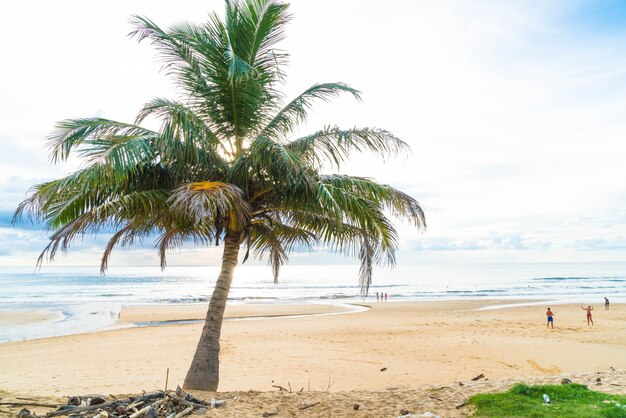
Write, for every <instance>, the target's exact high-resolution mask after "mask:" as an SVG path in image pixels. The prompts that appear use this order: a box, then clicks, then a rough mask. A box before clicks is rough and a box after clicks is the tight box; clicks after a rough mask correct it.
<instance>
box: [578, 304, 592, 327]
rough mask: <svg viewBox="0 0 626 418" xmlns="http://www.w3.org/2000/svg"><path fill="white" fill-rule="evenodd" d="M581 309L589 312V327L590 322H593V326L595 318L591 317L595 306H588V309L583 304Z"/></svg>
mask: <svg viewBox="0 0 626 418" xmlns="http://www.w3.org/2000/svg"><path fill="white" fill-rule="evenodd" d="M580 307H581V308H582V310H583V311H587V325H589V323H590V322H591V325H593V318H592V317H591V311H593V306H591V305H587V307H586V308H585V307H584V306H583V305H582V304H581V305H580Z"/></svg>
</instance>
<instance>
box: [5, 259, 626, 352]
mask: <svg viewBox="0 0 626 418" xmlns="http://www.w3.org/2000/svg"><path fill="white" fill-rule="evenodd" d="M358 270H359V268H358V266H356V265H332V266H330V265H313V266H303V265H293V266H286V267H284V268H283V269H282V271H281V275H280V278H279V281H278V283H277V284H275V283H274V281H273V277H272V273H271V270H270V269H269V268H268V267H265V266H239V267H237V269H236V271H235V278H234V280H233V285H232V288H231V292H230V295H229V303H231V304H244V303H257V304H258V303H266V304H267V303H281V304H284V303H320V302H325V303H332V302H358V303H361V302H366V303H367V302H372V301H376V292H381V293H387V295H388V301H390V302H393V301H406V300H443V299H467V298H471V299H494V300H496V299H497V300H516V299H527V300H529V303H532V301H533V300H534V301H536V302H537V303H543V301H550V303H551V304H557V303H570V302H575V303H585V304H596V305H599V304H603V303H604V297H605V296H606V297H608V298H609V299H610V300H611V301H613V302H626V263H545V264H536V263H523V264H464V265H461V264H452V265H444V264H441V265H403V266H399V267H396V268H395V269H394V270H386V269H381V270H377V271H375V274H374V282H373V284H372V286H371V287H370V291H369V295H368V296H365V297H364V296H363V295H362V294H361V292H360V288H359V285H358ZM218 272H219V269H218V267H215V266H213V267H168V268H167V269H166V270H165V271H161V270H160V269H159V268H154V267H113V268H111V269H109V271H108V272H107V274H106V275H105V276H102V275H100V273H99V270H98V268H97V267H45V268H44V269H42V270H41V271H34V270H33V269H32V268H18V267H1V268H0V310H4V311H21V310H45V311H49V312H51V313H52V317H51V318H50V319H49V320H47V321H44V322H40V323H34V324H28V325H21V326H8V325H2V324H0V342H6V341H14V340H22V339H32V338H42V337H50V336H56V335H66V334H72V333H78V332H86V331H94V330H98V329H103V328H106V327H109V326H111V325H112V324H114V323H115V321H116V320H117V318H118V314H119V311H120V309H121V307H122V306H130V305H145V304H172V303H184V304H198V303H206V302H208V300H209V298H210V295H211V291H212V289H213V285H214V284H215V280H216V278H217V275H218Z"/></svg>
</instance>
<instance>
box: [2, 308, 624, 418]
mask: <svg viewBox="0 0 626 418" xmlns="http://www.w3.org/2000/svg"><path fill="white" fill-rule="evenodd" d="M497 303H499V302H497V301H489V302H486V301H446V302H415V303H375V304H373V305H372V309H371V310H369V311H366V312H359V313H348V314H345V315H329V316H312V317H306V316H299V317H298V316H297V317H287V318H281V317H275V318H273V319H271V320H255V319H250V320H244V321H228V322H225V324H224V329H223V332H222V339H223V342H222V352H221V359H222V360H221V376H222V378H221V382H220V390H221V391H235V390H237V391H246V390H254V391H264V392H267V391H272V390H274V391H275V390H276V389H275V388H274V387H273V385H276V386H283V387H286V388H289V387H291V388H292V390H293V391H299V390H301V389H302V390H303V393H302V394H299V395H297V394H295V393H291V394H290V393H284V392H283V393H256V392H253V393H248V392H244V393H239V394H220V396H222V397H224V398H226V399H229V397H230V399H231V400H230V402H229V406H228V407H227V409H224V410H221V412H222V414H221V415H220V416H235V414H237V413H240V415H239V416H260V415H261V414H262V413H263V412H266V411H270V412H271V411H275V410H276V408H278V409H279V411H281V415H284V414H287V415H289V411H290V408H291V409H293V411H295V412H297V413H298V414H302V415H303V416H305V415H307V414H308V416H397V415H399V410H400V408H402V405H404V407H403V408H405V409H408V410H411V411H413V412H417V413H422V412H425V411H426V410H432V411H433V412H436V413H439V414H441V415H442V416H463V415H464V414H466V413H467V411H464V410H463V408H462V409H461V410H456V409H455V408H454V405H455V404H456V403H458V402H461V401H462V400H463V399H464V398H465V397H467V396H468V395H469V394H471V393H474V392H475V391H486V390H499V389H503V388H506V387H507V386H509V385H510V384H511V382H513V381H518V380H524V381H526V382H529V383H533V382H558V381H559V379H560V377H561V376H567V377H571V378H573V379H578V381H581V382H584V383H589V382H595V379H594V377H595V376H596V374H595V373H598V372H599V373H601V376H602V378H603V381H604V382H606V383H605V384H603V385H602V386H598V388H599V389H602V390H611V391H614V392H621V393H624V391H626V386H624V385H626V381H625V379H624V373H623V372H622V371H621V370H624V369H626V355H624V352H625V347H626V306H624V305H617V304H615V305H613V306H612V307H611V310H610V311H605V310H604V309H602V310H600V309H598V310H595V311H594V320H595V325H594V326H587V324H586V321H585V312H584V311H582V310H581V308H580V306H578V305H560V306H552V310H553V311H554V312H555V321H556V322H555V329H554V330H551V329H546V327H545V307H544V306H532V307H528V306H527V307H509V308H506V309H499V310H477V309H480V308H482V307H484V306H486V305H493V304H497ZM598 307H599V306H598ZM338 309H341V308H336V307H328V306H325V305H304V306H257V307H230V308H229V313H228V316H230V317H246V316H247V317H250V316H263V315H294V314H295V315H298V314H303V313H316V312H319V313H331V312H333V311H336V310H338ZM203 316H204V308H203V307H202V308H199V309H198V308H194V309H192V308H190V307H177V306H175V307H142V308H132V309H126V310H125V311H123V312H122V315H121V320H123V321H132V322H149V321H168V320H180V319H195V318H202V317H203ZM200 328H201V324H200V323H192V324H184V325H167V326H158V327H156V326H155V327H143V328H125V329H115V330H108V331H101V332H96V333H88V334H79V335H72V336H66V337H56V338H48V339H41V340H32V341H24V342H14V343H5V344H0V390H3V391H5V392H7V393H10V395H8V394H7V393H5V394H4V396H2V394H0V397H4V398H6V397H8V396H13V397H15V396H20V397H31V398H33V397H34V398H37V399H41V396H64V395H72V394H85V393H103V394H109V393H118V394H119V393H136V392H139V391H141V390H146V391H152V390H155V389H159V388H161V387H162V385H163V382H164V378H165V370H166V368H169V369H170V386H172V387H175V385H176V384H178V383H181V382H182V380H183V379H184V375H185V372H186V370H187V367H188V365H189V363H190V360H191V357H192V355H193V351H194V349H195V344H196V342H197V339H198V336H199V333H200ZM383 368H386V369H385V370H384V371H381V369H383ZM611 368H613V369H615V371H614V370H612V369H611ZM481 373H482V374H484V375H485V376H486V377H487V379H489V380H488V381H483V382H478V383H474V382H470V380H469V379H471V378H472V377H474V376H477V375H478V374H481ZM459 381H461V382H464V386H463V387H460V386H459V385H458V383H457V382H459ZM609 383H613V384H612V385H611V384H609ZM347 391H350V392H347ZM320 392H322V393H320ZM325 392H329V393H325ZM374 392H375V393H374ZM433 392H438V393H439V395H437V394H434V395H433ZM232 396H237V400H232ZM430 396H434V398H431V397H430ZM316 397H319V400H320V402H321V403H320V404H319V405H316V406H315V407H312V408H309V409H307V410H305V411H299V409H298V405H304V404H306V403H309V402H315V401H316V400H315V399H317V398H316ZM438 399H442V401H439V400H438ZM354 403H360V404H361V405H362V406H361V409H360V411H361V412H359V413H358V414H359V415H356V414H357V413H356V412H354V411H352V409H351V408H352V404H354ZM1 408H2V407H0V409H1ZM238 408H242V409H238ZM246 408H247V409H246ZM294 408H295V409H294ZM237 411H239V412H237ZM246 411H247V412H246ZM283 413H284V414H283ZM311 414H312V415H311Z"/></svg>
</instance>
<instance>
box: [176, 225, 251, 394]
mask: <svg viewBox="0 0 626 418" xmlns="http://www.w3.org/2000/svg"><path fill="white" fill-rule="evenodd" d="M239 239H240V235H239V234H233V233H230V232H229V233H227V234H226V237H225V239H224V255H223V256H222V269H221V271H220V275H219V277H218V278H217V283H215V289H214V290H213V295H212V296H211V303H210V304H209V310H208V311H207V314H206V320H205V322H204V327H203V328H202V335H201V336H200V341H199V342H198V347H197V348H196V353H195V354H194V356H193V361H192V362H191V366H190V367H189V371H188V372H187V377H185V383H184V384H183V387H184V388H185V389H196V390H210V391H216V390H217V386H218V384H219V381H220V374H219V367H220V359H219V353H220V334H221V332H222V321H223V320H224V309H225V308H226V300H227V299H228V292H229V291H230V284H231V283H232V281H233V271H234V269H235V266H236V265H237V256H238V255H239V245H240V242H239Z"/></svg>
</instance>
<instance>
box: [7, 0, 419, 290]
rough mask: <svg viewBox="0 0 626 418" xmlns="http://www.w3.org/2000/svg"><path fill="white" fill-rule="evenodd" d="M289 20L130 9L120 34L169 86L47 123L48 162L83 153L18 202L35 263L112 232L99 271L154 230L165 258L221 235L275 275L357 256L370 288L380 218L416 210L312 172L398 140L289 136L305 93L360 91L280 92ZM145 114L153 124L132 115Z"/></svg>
mask: <svg viewBox="0 0 626 418" xmlns="http://www.w3.org/2000/svg"><path fill="white" fill-rule="evenodd" d="M289 19H290V16H289V15H288V13H287V5H285V4H282V3H278V2H275V1H271V0H250V1H246V2H243V1H238V0H237V1H227V2H226V16H225V18H224V19H221V18H219V17H218V16H217V15H216V14H211V15H209V18H208V20H207V22H206V23H205V24H202V25H194V24H188V23H186V24H179V25H177V26H174V27H172V28H170V29H168V30H163V29H161V28H160V27H159V26H157V25H156V24H155V23H154V22H152V21H151V20H149V19H147V18H145V17H138V16H135V17H134V18H133V19H132V24H133V26H134V30H133V31H132V32H131V36H133V37H135V38H137V39H138V40H139V41H149V42H151V43H152V44H153V45H154V46H155V48H156V50H157V52H158V55H159V57H160V58H161V60H162V64H163V70H164V72H165V73H166V74H167V75H169V76H171V77H173V79H174V80H175V82H176V85H177V87H178V89H179V90H178V91H179V93H180V98H179V100H169V99H164V98H155V99H153V100H151V101H150V102H148V103H146V105H145V106H144V107H143V108H142V109H141V110H140V111H139V113H138V115H137V117H136V120H135V121H134V123H121V122H116V121H112V120H108V119H102V118H87V119H71V120H65V121H62V122H60V123H58V124H57V126H56V129H55V131H54V132H53V133H52V134H51V135H50V136H49V145H50V155H51V160H52V161H53V162H55V163H58V162H63V161H65V160H66V159H67V158H68V157H69V156H70V155H71V154H76V155H78V156H79V157H80V158H82V159H83V161H84V162H85V165H84V168H82V169H80V170H78V171H76V172H74V173H72V174H70V175H68V176H66V177H63V178H60V179H58V180H53V181H49V182H46V183H42V184H39V185H37V186H35V187H34V188H33V189H32V191H31V193H30V195H29V196H28V198H27V199H26V200H25V201H23V202H22V203H21V204H20V205H19V207H18V209H17V211H16V214H15V218H14V219H15V221H18V220H20V219H21V218H23V217H28V218H30V219H31V220H35V221H41V222H44V223H45V224H46V225H47V226H48V227H49V229H50V230H51V231H53V233H52V235H51V237H50V243H49V245H48V246H47V247H46V248H45V250H44V251H43V252H42V254H41V256H40V258H39V263H41V262H42V261H44V260H45V259H48V260H52V259H54V257H55V255H56V253H57V251H58V250H59V249H61V250H66V249H67V248H68V247H69V246H70V245H71V243H72V242H73V240H74V239H75V238H76V237H78V236H81V235H84V234H90V233H96V232H101V231H107V232H111V231H113V235H112V236H111V238H110V240H109V242H108V245H107V246H106V248H105V250H104V254H103V256H102V263H101V269H102V271H103V272H104V270H105V269H106V267H107V264H108V260H109V256H110V254H111V251H112V250H113V248H114V247H115V246H117V245H120V246H127V245H131V244H133V243H134V242H135V241H136V240H139V239H142V238H149V237H153V236H157V240H156V246H157V250H158V252H159V254H160V258H161V265H162V267H165V265H166V251H167V250H168V249H171V248H175V247H179V246H180V245H182V244H183V243H185V242H194V243H196V244H198V245H209V244H210V243H213V242H216V243H219V241H220V239H223V238H224V237H225V236H226V235H227V234H231V235H234V236H236V237H237V239H238V240H239V241H238V242H239V243H240V244H242V245H244V246H245V247H246V249H247V252H246V256H245V258H244V261H245V259H247V258H248V254H249V253H250V252H252V253H253V255H254V256H255V257H258V258H262V259H266V260H268V262H269V263H270V264H271V266H272V268H273V271H274V277H275V279H276V278H277V277H278V272H279V268H280V266H281V265H282V264H284V263H286V262H287V260H288V254H289V253H290V251H292V250H293V249H295V248H301V247H307V248H313V247H314V246H318V245H319V246H325V247H326V248H329V249H330V250H332V251H335V252H340V253H345V254H348V255H351V256H355V257H358V258H359V259H360V262H361V270H360V284H361V286H362V291H363V292H364V293H367V290H368V288H369V286H370V283H371V277H372V266H373V265H376V264H388V265H393V264H394V263H395V252H396V249H397V247H398V234H397V232H396V230H395V229H394V227H393V225H392V224H391V222H390V220H389V217H390V216H393V217H402V218H406V219H408V220H409V221H410V222H411V223H412V224H413V225H415V226H416V227H418V228H422V227H424V226H425V220H424V213H423V211H422V208H421V207H420V205H419V204H418V202H417V201H416V200H414V199H413V198H412V197H410V196H408V195H407V194H405V193H403V192H401V191H399V190H397V189H395V188H393V187H391V186H388V185H383V184H378V183H376V182H375V181H373V180H371V179H369V178H365V177H354V176H347V175H337V174H330V175H326V174H322V173H321V170H322V169H324V168H325V167H328V166H332V167H335V168H338V167H340V166H341V165H342V163H344V161H345V160H346V159H347V158H348V157H349V156H350V155H351V154H352V153H353V152H360V151H371V152H374V153H377V154H378V155H381V156H388V155H394V154H396V153H398V152H401V151H403V150H406V149H407V148H408V147H407V145H406V144H405V143H404V142H403V141H401V140H400V139H398V138H397V137H395V136H394V135H393V134H391V133H390V132H388V131H386V130H383V129H377V128H357V127H355V128H350V129H340V128H339V127H335V126H326V127H324V128H322V129H320V130H318V131H317V132H314V133H312V134H310V135H306V136H303V137H294V130H295V128H296V127H297V126H299V125H300V124H302V123H303V122H304V121H305V120H306V118H307V114H308V113H309V111H310V110H311V108H312V106H313V104H314V103H315V102H318V101H328V100H330V99H332V98H334V97H336V96H338V95H339V94H349V95H352V96H354V97H355V98H356V99H359V98H360V96H359V92H358V91H357V90H355V89H353V88H351V87H350V86H348V85H346V84H343V83H322V84H315V85H313V86H312V87H310V88H309V89H307V90H306V91H304V92H303V93H302V94H300V95H299V96H298V97H296V98H295V99H293V100H291V101H288V102H287V101H286V100H285V98H284V97H283V95H282V93H281V91H280V88H281V87H282V85H283V83H284V73H283V72H282V68H283V66H284V64H285V63H286V60H287V54H286V53H285V52H283V51H280V50H277V49H276V47H275V45H276V43H278V42H279V41H281V40H282V39H283V37H284V28H285V24H286V23H287V22H288V21H289ZM147 118H151V119H156V120H158V121H159V122H160V128H159V129H158V130H151V129H147V128H145V127H144V126H142V124H143V123H144V121H145V120H146V119H147ZM155 234H156V235H155Z"/></svg>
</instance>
